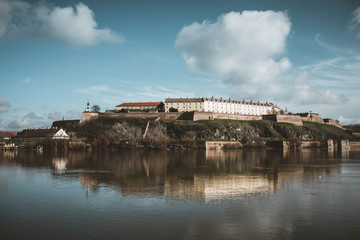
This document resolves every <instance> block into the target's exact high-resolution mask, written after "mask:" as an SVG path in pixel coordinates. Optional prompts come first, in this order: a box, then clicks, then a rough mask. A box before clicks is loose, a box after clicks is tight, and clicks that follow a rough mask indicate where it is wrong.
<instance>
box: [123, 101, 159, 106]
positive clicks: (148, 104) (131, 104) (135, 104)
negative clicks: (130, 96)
mask: <svg viewBox="0 0 360 240" xmlns="http://www.w3.org/2000/svg"><path fill="white" fill-rule="evenodd" d="M159 104H160V102H136V103H122V104H120V105H117V106H116V107H142V106H147V107H149V106H153V107H157V106H158V105H159Z"/></svg>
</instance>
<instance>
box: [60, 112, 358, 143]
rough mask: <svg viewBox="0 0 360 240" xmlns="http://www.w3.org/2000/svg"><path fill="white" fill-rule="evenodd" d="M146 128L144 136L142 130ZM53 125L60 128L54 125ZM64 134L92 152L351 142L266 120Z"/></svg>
mask: <svg viewBox="0 0 360 240" xmlns="http://www.w3.org/2000/svg"><path fill="white" fill-rule="evenodd" d="M148 124H149V126H148V129H147V132H146V134H145V129H146V127H147V125H148ZM56 125H61V124H60V123H58V122H57V124H56ZM66 131H67V132H68V133H73V134H74V135H76V136H77V137H78V138H82V139H85V142H86V143H87V144H91V145H92V146H93V147H94V148H137V147H147V148H159V149H164V148H174V147H175V148H176V147H181V148H192V147H194V146H195V145H197V144H201V143H202V142H204V141H211V140H212V141H215V140H222V141H240V142H242V143H243V144H247V145H248V144H250V143H254V142H255V143H256V142H261V141H271V140H282V141H284V140H287V141H289V142H290V143H291V144H292V145H294V146H295V145H296V144H298V143H299V142H300V141H304V140H305V141H306V140H309V141H322V140H326V139H329V138H330V139H334V140H340V139H352V138H353V137H352V135H351V134H349V133H348V132H346V131H345V130H343V129H341V128H338V127H335V126H332V125H326V124H319V123H314V122H304V126H296V125H293V124H289V123H277V122H273V121H270V120H261V121H237V120H221V119H217V120H203V121H196V122H193V121H189V120H159V121H156V120H155V119H154V118H153V119H138V118H99V119H96V120H90V121H87V122H85V123H83V124H79V123H77V122H67V123H66Z"/></svg>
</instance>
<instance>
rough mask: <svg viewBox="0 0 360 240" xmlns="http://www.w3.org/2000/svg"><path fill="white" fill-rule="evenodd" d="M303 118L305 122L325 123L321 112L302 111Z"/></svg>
mask: <svg viewBox="0 0 360 240" xmlns="http://www.w3.org/2000/svg"><path fill="white" fill-rule="evenodd" d="M300 117H301V120H302V121H304V122H316V123H321V124H324V120H323V119H322V117H321V115H320V114H316V113H300Z"/></svg>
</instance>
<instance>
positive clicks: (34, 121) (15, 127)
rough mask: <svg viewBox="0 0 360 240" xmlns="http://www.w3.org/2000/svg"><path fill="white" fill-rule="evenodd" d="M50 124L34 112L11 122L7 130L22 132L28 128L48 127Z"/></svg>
mask: <svg viewBox="0 0 360 240" xmlns="http://www.w3.org/2000/svg"><path fill="white" fill-rule="evenodd" d="M48 125H49V124H48V123H46V122H45V121H44V119H43V118H42V117H41V116H38V115H37V114H36V113H34V112H29V113H26V114H25V115H24V116H23V117H22V118H19V119H16V120H12V121H10V122H9V123H8V124H7V126H6V128H7V129H8V130H10V131H21V130H23V129H26V128H39V127H46V126H48Z"/></svg>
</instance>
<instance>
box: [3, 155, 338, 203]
mask: <svg viewBox="0 0 360 240" xmlns="http://www.w3.org/2000/svg"><path fill="white" fill-rule="evenodd" d="M341 157H342V155H341V153H337V152H328V151H323V150H303V151H289V152H282V151H270V150H251V151H250V150H238V151H219V150H210V151H184V152H182V151H122V152H93V153H90V152H69V153H61V154H60V153H46V152H44V153H43V154H41V155H37V154H36V153H33V152H19V153H18V154H14V155H6V154H2V155H0V164H1V165H8V166H14V164H15V165H16V164H20V165H21V167H22V168H25V169H28V170H31V169H33V168H35V169H38V168H42V169H44V168H45V169H48V170H50V171H51V173H52V177H53V179H54V180H56V181H67V180H68V181H74V180H77V181H79V183H80V184H81V185H82V186H83V188H84V189H85V191H86V196H87V197H89V196H91V194H98V192H99V189H104V190H106V189H107V190H116V191H117V192H119V193H120V195H121V196H122V197H129V198H131V197H140V198H149V197H155V198H162V199H165V200H167V201H173V200H176V201H200V202H209V201H216V200H224V199H236V198H243V197H247V196H253V195H259V194H272V193H274V192H275V191H277V190H279V189H281V188H282V187H284V186H286V185H287V184H288V183H291V182H293V181H300V180H301V179H303V178H307V179H314V180H316V179H318V178H319V176H323V175H327V174H334V173H336V172H339V171H341ZM60 176H61V177H60Z"/></svg>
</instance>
